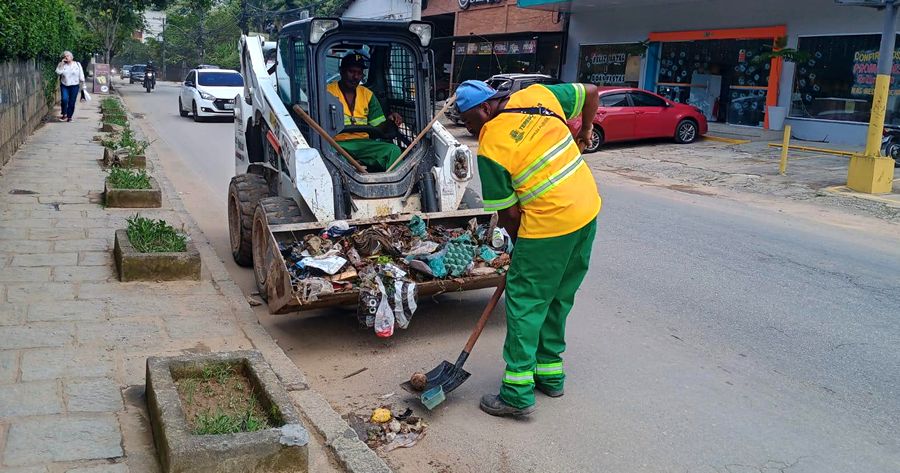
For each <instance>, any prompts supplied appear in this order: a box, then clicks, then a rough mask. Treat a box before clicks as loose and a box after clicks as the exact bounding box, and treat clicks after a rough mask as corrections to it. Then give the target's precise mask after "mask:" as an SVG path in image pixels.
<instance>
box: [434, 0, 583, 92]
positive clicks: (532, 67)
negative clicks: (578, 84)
mask: <svg viewBox="0 0 900 473" xmlns="http://www.w3.org/2000/svg"><path fill="white" fill-rule="evenodd" d="M422 7H423V9H422V19H423V20H426V21H431V22H432V23H434V24H435V26H436V34H435V38H436V39H435V41H434V42H433V43H432V49H433V50H434V51H435V59H436V63H437V66H438V72H439V84H438V89H439V90H442V89H447V90H453V88H454V87H455V86H456V84H458V83H460V82H462V81H464V80H468V79H482V80H483V79H487V78H488V77H490V76H492V75H494V74H499V73H514V72H541V73H545V74H550V75H553V76H557V75H558V74H559V71H560V66H561V63H562V59H563V58H562V51H563V48H564V45H565V28H566V24H565V22H566V15H565V14H562V13H559V12H555V11H542V10H529V9H523V8H519V6H518V5H517V3H516V0H428V1H426V2H423V4H422Z"/></svg>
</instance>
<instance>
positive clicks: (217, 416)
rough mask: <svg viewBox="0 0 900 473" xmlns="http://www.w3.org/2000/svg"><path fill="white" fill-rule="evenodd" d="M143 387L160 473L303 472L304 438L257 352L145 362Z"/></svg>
mask: <svg viewBox="0 0 900 473" xmlns="http://www.w3.org/2000/svg"><path fill="white" fill-rule="evenodd" d="M146 387H147V408H148V409H147V410H148V412H149V415H150V424H151V426H152V429H153V437H154V440H155V441H156V445H157V454H158V455H159V460H160V465H161V466H162V470H163V471H164V472H167V473H168V472H175V471H193V472H204V473H205V472H210V473H212V472H215V473H238V472H240V473H243V472H248V471H267V472H299V473H302V472H306V471H309V454H308V443H309V433H308V432H307V431H306V429H305V428H304V426H303V424H302V421H301V420H300V417H299V413H298V412H297V410H296V408H295V407H294V405H293V403H292V402H291V399H290V397H289V396H288V394H287V392H286V391H285V389H284V387H283V386H282V384H281V381H279V379H278V376H276V375H275V372H274V371H272V368H271V367H270V366H269V364H268V363H266V361H265V359H264V358H263V357H262V355H261V354H260V353H259V352H257V351H239V352H224V353H211V354H205V355H199V354H190V355H183V356H178V357H169V358H158V357H150V358H148V359H147V382H146Z"/></svg>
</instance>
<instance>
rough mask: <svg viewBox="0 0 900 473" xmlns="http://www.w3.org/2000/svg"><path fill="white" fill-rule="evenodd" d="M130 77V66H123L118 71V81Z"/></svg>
mask: <svg viewBox="0 0 900 473" xmlns="http://www.w3.org/2000/svg"><path fill="white" fill-rule="evenodd" d="M129 77H131V64H125V65H124V66H122V70H121V71H120V75H119V79H127V78H129Z"/></svg>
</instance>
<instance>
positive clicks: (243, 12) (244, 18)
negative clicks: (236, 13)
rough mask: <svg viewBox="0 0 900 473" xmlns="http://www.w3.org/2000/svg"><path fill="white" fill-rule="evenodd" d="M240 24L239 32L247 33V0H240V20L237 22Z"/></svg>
mask: <svg viewBox="0 0 900 473" xmlns="http://www.w3.org/2000/svg"><path fill="white" fill-rule="evenodd" d="M239 24H240V25H241V33H243V34H245V35H246V34H249V33H250V28H249V27H248V26H247V0H241V20H240V22H239Z"/></svg>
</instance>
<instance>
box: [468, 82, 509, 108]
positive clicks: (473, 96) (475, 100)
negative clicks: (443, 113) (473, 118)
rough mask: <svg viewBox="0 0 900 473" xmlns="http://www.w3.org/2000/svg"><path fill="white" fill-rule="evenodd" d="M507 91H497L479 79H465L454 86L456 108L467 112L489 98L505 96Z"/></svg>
mask: <svg viewBox="0 0 900 473" xmlns="http://www.w3.org/2000/svg"><path fill="white" fill-rule="evenodd" d="M507 95H509V93H508V92H506V91H503V92H498V91H496V90H494V89H493V88H492V87H491V86H489V85H487V84H486V83H485V82H483V81H480V80H467V81H465V82H463V83H462V84H459V86H458V87H457V88H456V108H457V109H458V110H459V113H463V112H467V111H469V110H471V109H473V108H475V107H477V106H478V105H481V104H483V103H485V102H487V101H488V100H490V99H494V98H501V97H506V96H507Z"/></svg>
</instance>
